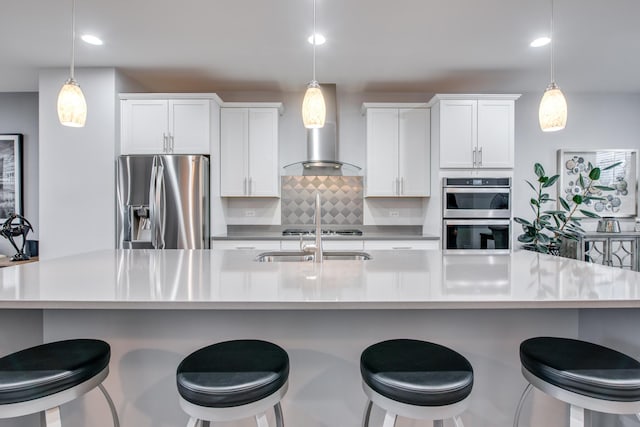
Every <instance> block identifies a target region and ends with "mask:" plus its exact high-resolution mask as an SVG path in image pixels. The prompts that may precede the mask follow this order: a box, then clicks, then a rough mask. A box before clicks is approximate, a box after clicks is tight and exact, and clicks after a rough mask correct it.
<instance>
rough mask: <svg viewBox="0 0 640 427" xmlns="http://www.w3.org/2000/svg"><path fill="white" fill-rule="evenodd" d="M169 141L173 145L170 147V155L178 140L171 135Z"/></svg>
mask: <svg viewBox="0 0 640 427" xmlns="http://www.w3.org/2000/svg"><path fill="white" fill-rule="evenodd" d="M169 139H170V141H171V144H170V145H169V153H173V149H174V148H175V147H176V139H175V137H174V136H173V135H171V134H170V135H169Z"/></svg>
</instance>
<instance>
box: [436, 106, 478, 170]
mask: <svg viewBox="0 0 640 427" xmlns="http://www.w3.org/2000/svg"><path fill="white" fill-rule="evenodd" d="M477 141H478V101H475V100H443V101H441V102H440V167H441V168H472V167H474V166H475V165H474V153H475V149H476V145H477ZM476 155H477V153H476Z"/></svg>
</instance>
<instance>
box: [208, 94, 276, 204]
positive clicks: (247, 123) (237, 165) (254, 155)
mask: <svg viewBox="0 0 640 427" xmlns="http://www.w3.org/2000/svg"><path fill="white" fill-rule="evenodd" d="M225 105H228V104H225ZM280 108H281V107H280ZM280 108H278V107H223V108H221V109H220V160H221V161H220V194H221V196H222V197H280V182H279V181H280V173H279V167H278V114H279V109H280Z"/></svg>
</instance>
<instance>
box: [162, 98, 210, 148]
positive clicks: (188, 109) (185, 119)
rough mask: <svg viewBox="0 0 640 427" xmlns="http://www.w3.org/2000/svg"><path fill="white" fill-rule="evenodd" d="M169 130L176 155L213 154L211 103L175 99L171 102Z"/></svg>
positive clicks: (205, 100) (199, 100)
mask: <svg viewBox="0 0 640 427" xmlns="http://www.w3.org/2000/svg"><path fill="white" fill-rule="evenodd" d="M169 130H170V133H171V142H172V148H173V152H174V153H176V154H209V153H210V152H211V101H210V100H208V99H175V100H170V101H169Z"/></svg>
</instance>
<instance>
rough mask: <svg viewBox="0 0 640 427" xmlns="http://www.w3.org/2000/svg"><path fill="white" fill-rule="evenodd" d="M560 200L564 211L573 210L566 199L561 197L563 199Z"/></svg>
mask: <svg viewBox="0 0 640 427" xmlns="http://www.w3.org/2000/svg"><path fill="white" fill-rule="evenodd" d="M558 200H560V204H561V205H562V207H563V208H564V210H566V211H570V210H571V207H570V206H569V202H567V201H566V200H565V199H564V197H561V198H560V199H558Z"/></svg>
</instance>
